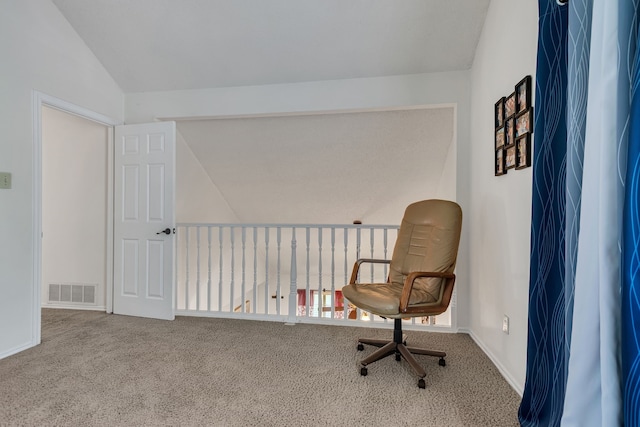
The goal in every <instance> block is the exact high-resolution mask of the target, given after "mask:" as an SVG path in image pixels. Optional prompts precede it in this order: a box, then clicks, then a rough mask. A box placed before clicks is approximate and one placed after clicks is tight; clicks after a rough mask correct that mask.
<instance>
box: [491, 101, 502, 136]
mask: <svg viewBox="0 0 640 427" xmlns="http://www.w3.org/2000/svg"><path fill="white" fill-rule="evenodd" d="M493 111H494V113H493V116H494V122H495V128H496V129H498V128H501V127H502V126H503V125H504V96H503V97H502V98H500V99H499V100H498V102H496V104H495V107H494V110H493Z"/></svg>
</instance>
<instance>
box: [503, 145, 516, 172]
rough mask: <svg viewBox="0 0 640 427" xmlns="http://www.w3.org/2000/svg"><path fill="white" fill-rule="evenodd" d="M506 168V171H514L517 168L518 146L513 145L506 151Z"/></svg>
mask: <svg viewBox="0 0 640 427" xmlns="http://www.w3.org/2000/svg"><path fill="white" fill-rule="evenodd" d="M504 167H505V169H507V170H508V169H513V168H515V167H516V145H515V144H513V145H511V146H509V147H507V148H505V151H504Z"/></svg>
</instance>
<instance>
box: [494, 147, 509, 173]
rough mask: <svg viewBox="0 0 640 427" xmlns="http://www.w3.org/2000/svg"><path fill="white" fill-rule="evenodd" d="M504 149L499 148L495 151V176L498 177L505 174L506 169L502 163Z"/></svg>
mask: <svg viewBox="0 0 640 427" xmlns="http://www.w3.org/2000/svg"><path fill="white" fill-rule="evenodd" d="M504 157H505V156H504V149H503V148H501V149H499V150H496V156H495V162H494V167H495V176H500V175H504V174H506V173H507V168H506V167H505V162H504Z"/></svg>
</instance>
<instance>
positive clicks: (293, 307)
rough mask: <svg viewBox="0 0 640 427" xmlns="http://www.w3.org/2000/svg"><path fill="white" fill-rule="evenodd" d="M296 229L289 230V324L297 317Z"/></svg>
mask: <svg viewBox="0 0 640 427" xmlns="http://www.w3.org/2000/svg"><path fill="white" fill-rule="evenodd" d="M296 250H297V242H296V228H295V227H292V228H291V271H290V273H289V277H290V279H291V283H290V284H289V323H294V322H296V320H297V317H298V310H297V306H298V283H297V282H298V265H297V264H298V263H297V260H296Z"/></svg>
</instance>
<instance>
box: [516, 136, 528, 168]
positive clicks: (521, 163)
mask: <svg viewBox="0 0 640 427" xmlns="http://www.w3.org/2000/svg"><path fill="white" fill-rule="evenodd" d="M528 167H531V134H530V133H525V134H524V135H522V136H520V137H518V138H517V139H516V169H525V168H528Z"/></svg>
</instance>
